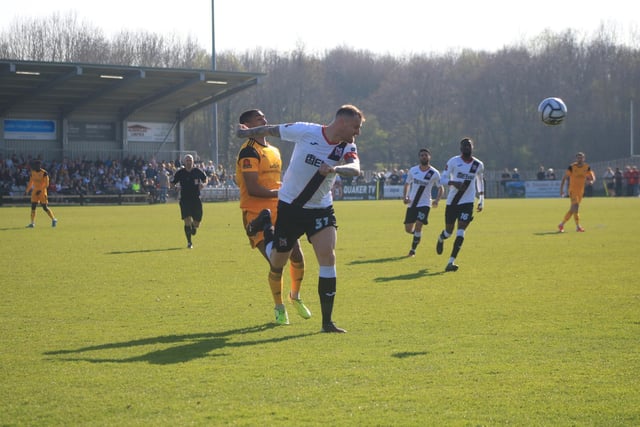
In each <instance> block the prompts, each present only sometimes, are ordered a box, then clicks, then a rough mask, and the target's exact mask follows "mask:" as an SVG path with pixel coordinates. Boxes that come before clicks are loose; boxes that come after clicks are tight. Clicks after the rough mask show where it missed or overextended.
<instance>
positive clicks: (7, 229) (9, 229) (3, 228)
mask: <svg viewBox="0 0 640 427" xmlns="http://www.w3.org/2000/svg"><path fill="white" fill-rule="evenodd" d="M28 229H29V227H27V226H24V227H2V228H0V231H11V230H28Z"/></svg>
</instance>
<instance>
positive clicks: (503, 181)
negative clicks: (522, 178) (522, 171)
mask: <svg viewBox="0 0 640 427" xmlns="http://www.w3.org/2000/svg"><path fill="white" fill-rule="evenodd" d="M509 181H511V172H509V168H504V170H503V171H502V174H501V175H500V186H501V187H502V191H503V193H504V194H506V192H507V182H509Z"/></svg>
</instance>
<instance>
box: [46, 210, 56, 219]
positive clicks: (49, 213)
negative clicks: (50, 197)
mask: <svg viewBox="0 0 640 427" xmlns="http://www.w3.org/2000/svg"><path fill="white" fill-rule="evenodd" d="M47 215H49V218H51V219H53V218H55V217H54V216H53V211H52V210H51V208H49V210H48V211H47Z"/></svg>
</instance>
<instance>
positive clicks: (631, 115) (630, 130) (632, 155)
mask: <svg viewBox="0 0 640 427" xmlns="http://www.w3.org/2000/svg"><path fill="white" fill-rule="evenodd" d="M629 145H630V146H631V157H634V156H635V153H634V152H633V98H631V99H630V100H629Z"/></svg>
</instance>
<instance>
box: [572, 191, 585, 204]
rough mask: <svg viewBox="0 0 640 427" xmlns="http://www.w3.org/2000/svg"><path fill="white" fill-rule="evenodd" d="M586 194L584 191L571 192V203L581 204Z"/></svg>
mask: <svg viewBox="0 0 640 427" xmlns="http://www.w3.org/2000/svg"><path fill="white" fill-rule="evenodd" d="M583 196H584V193H578V192H574V193H572V192H569V198H570V199H571V204H572V205H579V204H580V203H581V202H582V197H583Z"/></svg>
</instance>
